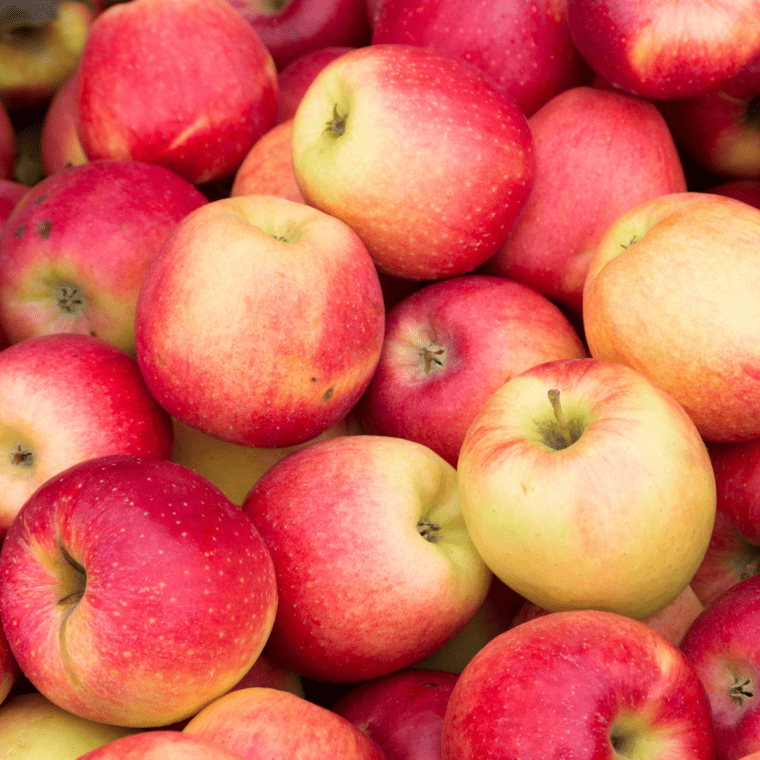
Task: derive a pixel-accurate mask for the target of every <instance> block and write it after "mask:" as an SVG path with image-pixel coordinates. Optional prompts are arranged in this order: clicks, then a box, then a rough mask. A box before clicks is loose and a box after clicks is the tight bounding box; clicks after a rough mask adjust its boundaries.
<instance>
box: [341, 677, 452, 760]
mask: <svg viewBox="0 0 760 760" xmlns="http://www.w3.org/2000/svg"><path fill="white" fill-rule="evenodd" d="M458 677H459V675H458V674H457V673H447V672H446V671H443V670H423V669H419V670H416V669H404V670H399V671H397V672H396V673H391V674H389V675H387V676H384V677H382V678H377V679H374V680H372V681H365V682H364V683H361V684H359V685H357V686H354V687H353V688H352V689H351V690H350V691H349V692H348V693H347V694H345V695H344V696H343V697H341V698H340V699H339V700H338V701H337V702H336V703H335V704H334V705H333V706H332V711H333V712H335V713H337V714H338V715H341V716H343V717H344V718H345V719H346V720H349V721H351V723H353V724H354V725H355V726H356V727H357V728H360V729H361V730H362V731H363V732H364V733H365V734H367V735H368V736H370V737H372V738H373V739H374V740H375V741H376V742H377V743H378V744H379V745H380V748H381V749H382V750H383V752H385V754H386V756H387V758H388V760H440V758H441V729H442V726H443V716H444V713H445V712H446V705H447V704H448V701H449V696H450V695H451V691H452V689H453V688H454V684H455V683H456V681H457V678H458Z"/></svg>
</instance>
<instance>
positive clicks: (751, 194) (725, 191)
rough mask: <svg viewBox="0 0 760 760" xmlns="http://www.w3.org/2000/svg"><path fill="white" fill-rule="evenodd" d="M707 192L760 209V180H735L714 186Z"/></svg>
mask: <svg viewBox="0 0 760 760" xmlns="http://www.w3.org/2000/svg"><path fill="white" fill-rule="evenodd" d="M707 192H709V193H715V194H716V195H727V196H728V197H729V198H736V200H738V201H743V202H744V203H749V205H750V206H754V207H755V208H758V209H760V179H734V180H729V181H728V182H721V183H720V184H719V185H714V186H713V187H711V188H710V189H709V190H708V191H707Z"/></svg>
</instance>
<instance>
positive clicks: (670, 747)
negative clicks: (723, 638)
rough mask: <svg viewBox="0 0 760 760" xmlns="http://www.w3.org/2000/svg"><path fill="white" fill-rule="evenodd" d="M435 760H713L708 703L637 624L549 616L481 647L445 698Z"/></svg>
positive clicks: (666, 645)
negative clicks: (486, 759) (618, 759)
mask: <svg viewBox="0 0 760 760" xmlns="http://www.w3.org/2000/svg"><path fill="white" fill-rule="evenodd" d="M442 744H443V748H442V753H441V758H442V760H482V758H486V757H487V758H516V757H519V758H520V760H545V758H547V757H551V758H627V759H628V760H652V759H653V758H679V760H714V757H715V754H714V753H715V739H714V736H713V729H712V721H711V715H710V704H709V702H708V700H707V696H706V694H705V690H704V688H703V687H702V684H701V683H700V680H699V678H698V677H697V674H696V673H695V671H694V668H693V667H692V666H691V665H690V663H689V661H688V660H687V659H686V658H685V657H684V656H683V654H682V653H681V652H679V650H678V649H677V648H676V646H675V645H674V644H672V643H671V642H669V641H668V640H667V639H666V638H665V637H664V636H662V635H661V634H659V633H657V632H656V631H654V630H652V629H651V628H650V627H649V626H647V625H645V624H644V623H642V622H640V621H638V620H631V619H629V618H627V617H624V616H622V615H616V614H615V613H612V612H601V611H598V610H575V611H569V612H555V613H553V614H551V615H546V616H544V617H540V618H537V619H535V620H531V621H529V622H526V623H523V624H522V625H518V626H516V627H515V628H512V629H511V630H509V631H506V632H505V633H503V634H501V635H500V636H498V637H497V638H495V639H494V640H493V641H492V642H491V643H490V644H487V645H486V646H485V647H484V648H483V649H482V650H481V651H480V652H479V653H478V654H477V655H475V657H474V658H473V659H472V661H471V662H470V664H469V665H468V666H467V667H466V668H465V669H464V671H463V672H462V674H461V675H460V676H459V679H458V681H457V683H456V684H455V686H454V689H453V691H452V693H451V696H450V697H449V702H448V705H447V708H446V714H445V716H444V722H443V739H442Z"/></svg>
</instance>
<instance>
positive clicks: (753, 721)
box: [681, 575, 760, 760]
mask: <svg viewBox="0 0 760 760" xmlns="http://www.w3.org/2000/svg"><path fill="white" fill-rule="evenodd" d="M758 625H760V576H758V575H753V576H752V577H751V578H747V579H746V580H743V581H741V582H740V583H737V584H736V585H735V586H733V587H732V588H730V589H728V590H727V591H726V592H725V593H724V594H723V595H722V596H720V597H719V598H718V599H717V600H716V601H715V602H714V603H713V604H712V605H710V606H709V607H707V608H706V609H705V610H704V612H702V614H701V615H700V616H699V617H698V618H697V619H696V620H695V621H694V622H693V623H692V625H691V627H690V628H689V630H688V631H687V632H686V635H685V636H684V639H683V641H682V642H681V651H682V652H683V653H684V654H685V655H686V657H687V658H688V660H689V661H690V662H691V663H692V665H693V666H694V669H695V670H696V672H697V675H698V676H699V678H700V680H701V681H702V683H703V684H704V687H705V690H706V692H707V696H708V697H709V699H710V705H711V709H712V717H713V726H714V729H715V743H716V749H717V751H716V760H739V759H740V758H742V757H744V756H745V755H748V754H750V753H752V752H756V751H758V750H760V711H759V710H758V707H757V699H756V696H757V673H758V665H760V642H759V641H758V636H757V630H758Z"/></svg>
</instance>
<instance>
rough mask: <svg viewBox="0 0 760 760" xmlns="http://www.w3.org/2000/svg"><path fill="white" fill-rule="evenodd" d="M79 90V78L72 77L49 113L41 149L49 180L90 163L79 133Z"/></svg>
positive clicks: (51, 105)
mask: <svg viewBox="0 0 760 760" xmlns="http://www.w3.org/2000/svg"><path fill="white" fill-rule="evenodd" d="M76 88H77V83H76V75H72V76H70V77H69V78H68V79H67V80H66V81H65V82H64V83H63V84H62V85H61V86H60V87H59V88H58V90H57V91H56V93H55V95H53V98H52V100H51V101H50V104H49V105H48V107H47V110H46V111H45V117H44V119H43V122H42V136H41V138H40V139H41V142H40V150H41V152H42V170H43V172H44V173H45V176H46V177H49V176H50V175H52V174H56V173H57V172H60V171H63V169H66V168H68V167H69V166H79V164H84V163H86V162H87V156H86V155H85V152H84V150H83V149H82V143H81V142H80V141H79V134H78V133H77V119H76V111H75V108H76Z"/></svg>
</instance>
